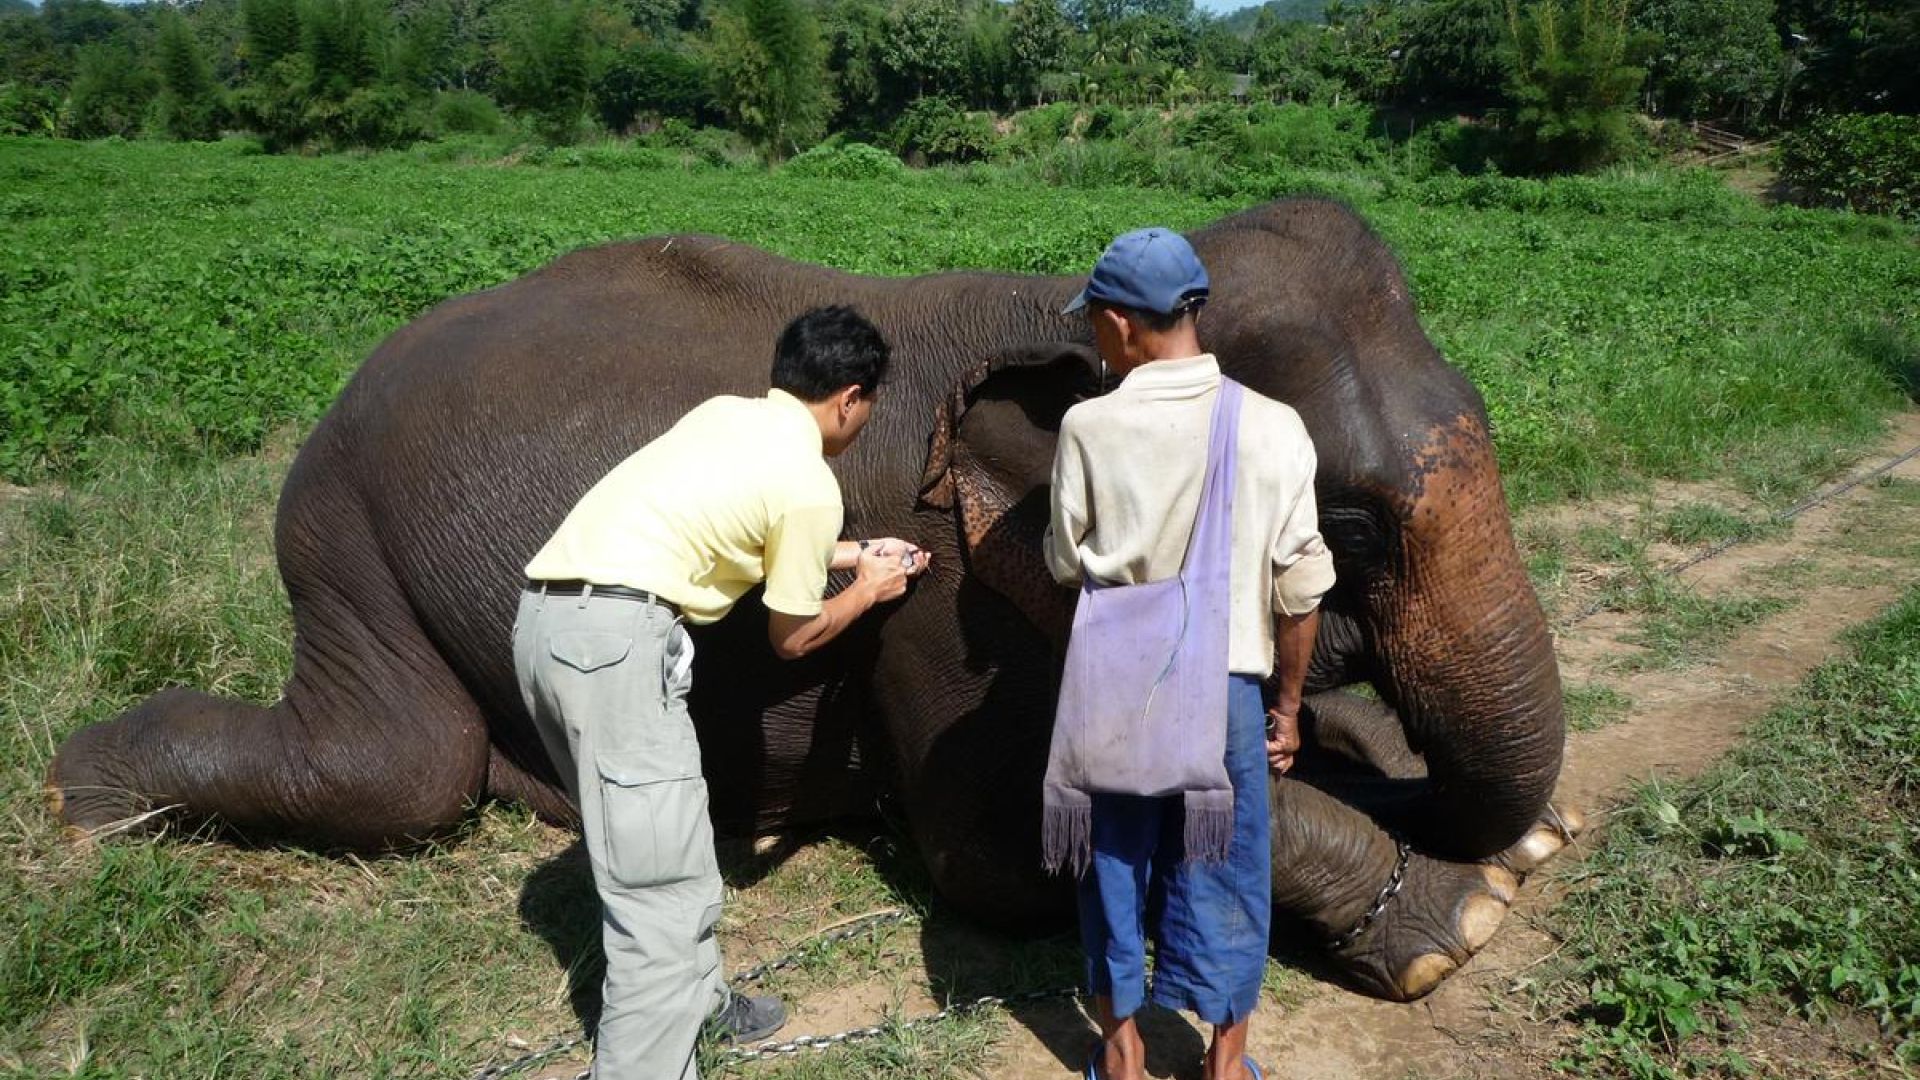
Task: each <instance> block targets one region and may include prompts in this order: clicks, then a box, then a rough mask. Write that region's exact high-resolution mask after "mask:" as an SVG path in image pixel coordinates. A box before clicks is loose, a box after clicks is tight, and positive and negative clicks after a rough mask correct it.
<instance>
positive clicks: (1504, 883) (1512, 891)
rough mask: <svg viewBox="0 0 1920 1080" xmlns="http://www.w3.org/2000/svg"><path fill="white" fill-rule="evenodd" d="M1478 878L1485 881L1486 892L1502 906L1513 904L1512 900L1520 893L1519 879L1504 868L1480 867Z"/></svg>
mask: <svg viewBox="0 0 1920 1080" xmlns="http://www.w3.org/2000/svg"><path fill="white" fill-rule="evenodd" d="M1480 877H1481V878H1482V879H1484V880H1485V881H1486V883H1487V891H1488V892H1491V893H1492V894H1493V896H1494V899H1496V900H1498V901H1500V902H1501V903H1503V904H1511V903H1513V898H1514V897H1515V896H1516V895H1518V894H1519V892H1520V879H1519V878H1518V877H1516V876H1515V875H1514V873H1513V871H1511V870H1508V869H1507V868H1506V867H1504V866H1493V865H1491V864H1489V865H1486V866H1482V867H1481V868H1480Z"/></svg>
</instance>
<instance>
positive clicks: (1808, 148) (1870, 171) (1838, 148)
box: [1780, 113, 1920, 219]
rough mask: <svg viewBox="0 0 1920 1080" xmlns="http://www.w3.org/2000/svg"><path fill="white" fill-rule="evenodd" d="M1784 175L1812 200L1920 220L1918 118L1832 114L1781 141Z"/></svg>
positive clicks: (1890, 115)
mask: <svg viewBox="0 0 1920 1080" xmlns="http://www.w3.org/2000/svg"><path fill="white" fill-rule="evenodd" d="M1780 176H1781V179H1783V180H1785V181H1786V182H1787V183H1789V184H1791V185H1793V186H1794V187H1795V188H1796V189H1798V190H1799V191H1800V192H1802V193H1803V195H1804V197H1805V198H1806V199H1807V200H1808V201H1811V202H1815V203H1818V204H1822V205H1827V206H1845V207H1847V208H1849V209H1852V210H1857V211H1860V212H1863V213H1869V214H1895V215H1898V216H1900V217H1905V218H1913V219H1920V116H1901V115H1897V114H1894V113H1879V114H1873V115H1842V116H1829V117H1825V118H1823V119H1821V120H1819V121H1816V122H1815V123H1814V124H1812V125H1811V126H1809V127H1806V128H1803V129H1801V130H1799V131H1795V132H1791V133H1789V134H1788V135H1787V136H1786V137H1785V138H1784V139H1782V140H1781V141H1780Z"/></svg>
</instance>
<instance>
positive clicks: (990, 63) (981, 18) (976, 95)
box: [960, 2, 1018, 109]
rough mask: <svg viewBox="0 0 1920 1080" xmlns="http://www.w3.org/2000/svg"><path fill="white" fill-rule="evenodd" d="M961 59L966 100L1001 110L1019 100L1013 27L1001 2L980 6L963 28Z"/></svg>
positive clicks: (981, 107) (973, 103) (970, 15)
mask: <svg viewBox="0 0 1920 1080" xmlns="http://www.w3.org/2000/svg"><path fill="white" fill-rule="evenodd" d="M963 34H964V40H963V42H962V44H963V45H964V47H965V49H964V55H963V57H962V60H961V68H960V70H961V75H962V81H963V82H964V84H965V88H966V100H967V102H968V103H969V104H970V105H971V106H972V107H974V108H976V109H1000V108H1005V107H1008V106H1011V105H1012V104H1014V103H1015V102H1016V101H1017V100H1018V91H1016V90H1015V89H1014V74H1013V42H1012V30H1011V27H1010V26H1009V25H1008V21H1007V16H1006V13H1005V10H1004V9H1003V8H1002V7H1001V6H1000V4H999V3H997V2H996V3H992V4H989V5H985V6H976V7H974V8H973V10H972V11H971V12H969V14H968V18H967V22H966V26H965V28H964V29H963Z"/></svg>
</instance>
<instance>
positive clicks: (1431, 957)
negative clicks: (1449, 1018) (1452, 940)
mask: <svg viewBox="0 0 1920 1080" xmlns="http://www.w3.org/2000/svg"><path fill="white" fill-rule="evenodd" d="M1459 966H1460V965H1459V964H1456V963H1454V960H1453V957H1451V956H1448V955H1447V954H1445V953H1423V954H1421V955H1420V956H1416V957H1414V958H1413V962H1412V963H1410V964H1408V965H1407V966H1406V967H1405V968H1403V969H1402V970H1401V972H1400V993H1401V995H1402V996H1403V999H1404V1000H1406V1001H1412V1000H1413V999H1414V998H1417V997H1425V996H1426V995H1427V993H1428V992H1430V991H1431V990H1432V989H1433V988H1434V987H1436V986H1439V985H1440V981H1441V980H1442V979H1445V978H1446V977H1447V976H1449V975H1451V974H1453V973H1454V971H1455V969H1457V968H1459Z"/></svg>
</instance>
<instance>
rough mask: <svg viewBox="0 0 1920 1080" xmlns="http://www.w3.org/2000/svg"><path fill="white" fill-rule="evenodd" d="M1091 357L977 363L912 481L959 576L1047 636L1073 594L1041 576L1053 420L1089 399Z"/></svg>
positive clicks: (1068, 350) (1071, 350)
mask: <svg viewBox="0 0 1920 1080" xmlns="http://www.w3.org/2000/svg"><path fill="white" fill-rule="evenodd" d="M1098 362H1099V361H1098V358H1097V356H1096V355H1095V354H1094V352H1093V350H1091V349H1089V348H1087V347H1085V346H1083V345H1074V344H1067V343H1052V344H1046V345H1038V346H1033V347H1030V348H1026V349H1022V350H1019V351H1017V352H1013V353H1009V354H1005V355H1001V356H996V357H992V358H989V359H988V360H985V361H982V362H981V363H979V364H977V365H975V366H974V368H973V369H972V370H970V371H968V372H967V373H966V375H965V376H963V377H962V378H961V379H960V381H959V382H958V383H956V384H955V386H954V388H953V392H952V393H951V394H949V395H948V396H947V399H946V400H945V401H944V402H942V403H941V405H940V406H939V409H940V413H939V415H938V416H936V417H935V418H934V425H933V435H932V439H931V442H930V443H929V445H928V450H927V464H926V469H925V471H924V473H923V474H922V477H921V488H920V499H921V502H922V503H923V504H925V505H928V506H932V507H937V508H939V509H942V510H951V511H952V512H953V515H954V526H955V528H956V530H957V531H958V533H959V537H960V548H961V551H962V552H963V554H964V557H965V559H966V570H967V572H968V574H969V575H970V576H971V577H973V578H974V579H975V580H977V581H979V582H980V583H981V584H983V585H986V586H987V587H988V588H991V589H993V590H994V591H995V592H998V593H1000V594H1001V595H1002V596H1005V597H1006V598H1007V599H1008V600H1011V601H1013V603H1014V605H1015V606H1016V607H1018V608H1019V609H1020V610H1021V612H1022V613H1023V614H1025V615H1026V617H1027V618H1028V619H1029V620H1031V621H1032V622H1033V623H1034V624H1035V625H1036V626H1038V627H1040V628H1041V629H1043V630H1046V631H1047V632H1048V633H1049V634H1054V633H1064V629H1065V625H1066V622H1067V621H1070V620H1071V618H1072V603H1073V595H1072V593H1071V592H1069V591H1068V590H1065V589H1062V588H1060V586H1058V585H1056V584H1055V583H1054V581H1053V578H1052V575H1050V574H1049V573H1048V572H1047V567H1046V559H1045V556H1044V555H1043V554H1042V552H1041V546H1040V545H1041V538H1042V536H1043V535H1044V534H1045V532H1046V528H1047V519H1048V499H1049V496H1050V494H1051V492H1050V490H1049V483H1050V481H1051V478H1052V472H1053V448H1054V441H1055V439H1056V437H1057V435H1058V433H1059V430H1060V418H1061V416H1063V415H1064V414H1065V413H1066V411H1067V409H1068V408H1069V407H1070V406H1072V405H1073V404H1074V402H1076V401H1079V400H1081V399H1082V398H1084V397H1086V396H1087V395H1088V394H1090V393H1091V392H1093V389H1094V382H1093V372H1094V370H1095V367H1096V365H1097V364H1098Z"/></svg>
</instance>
